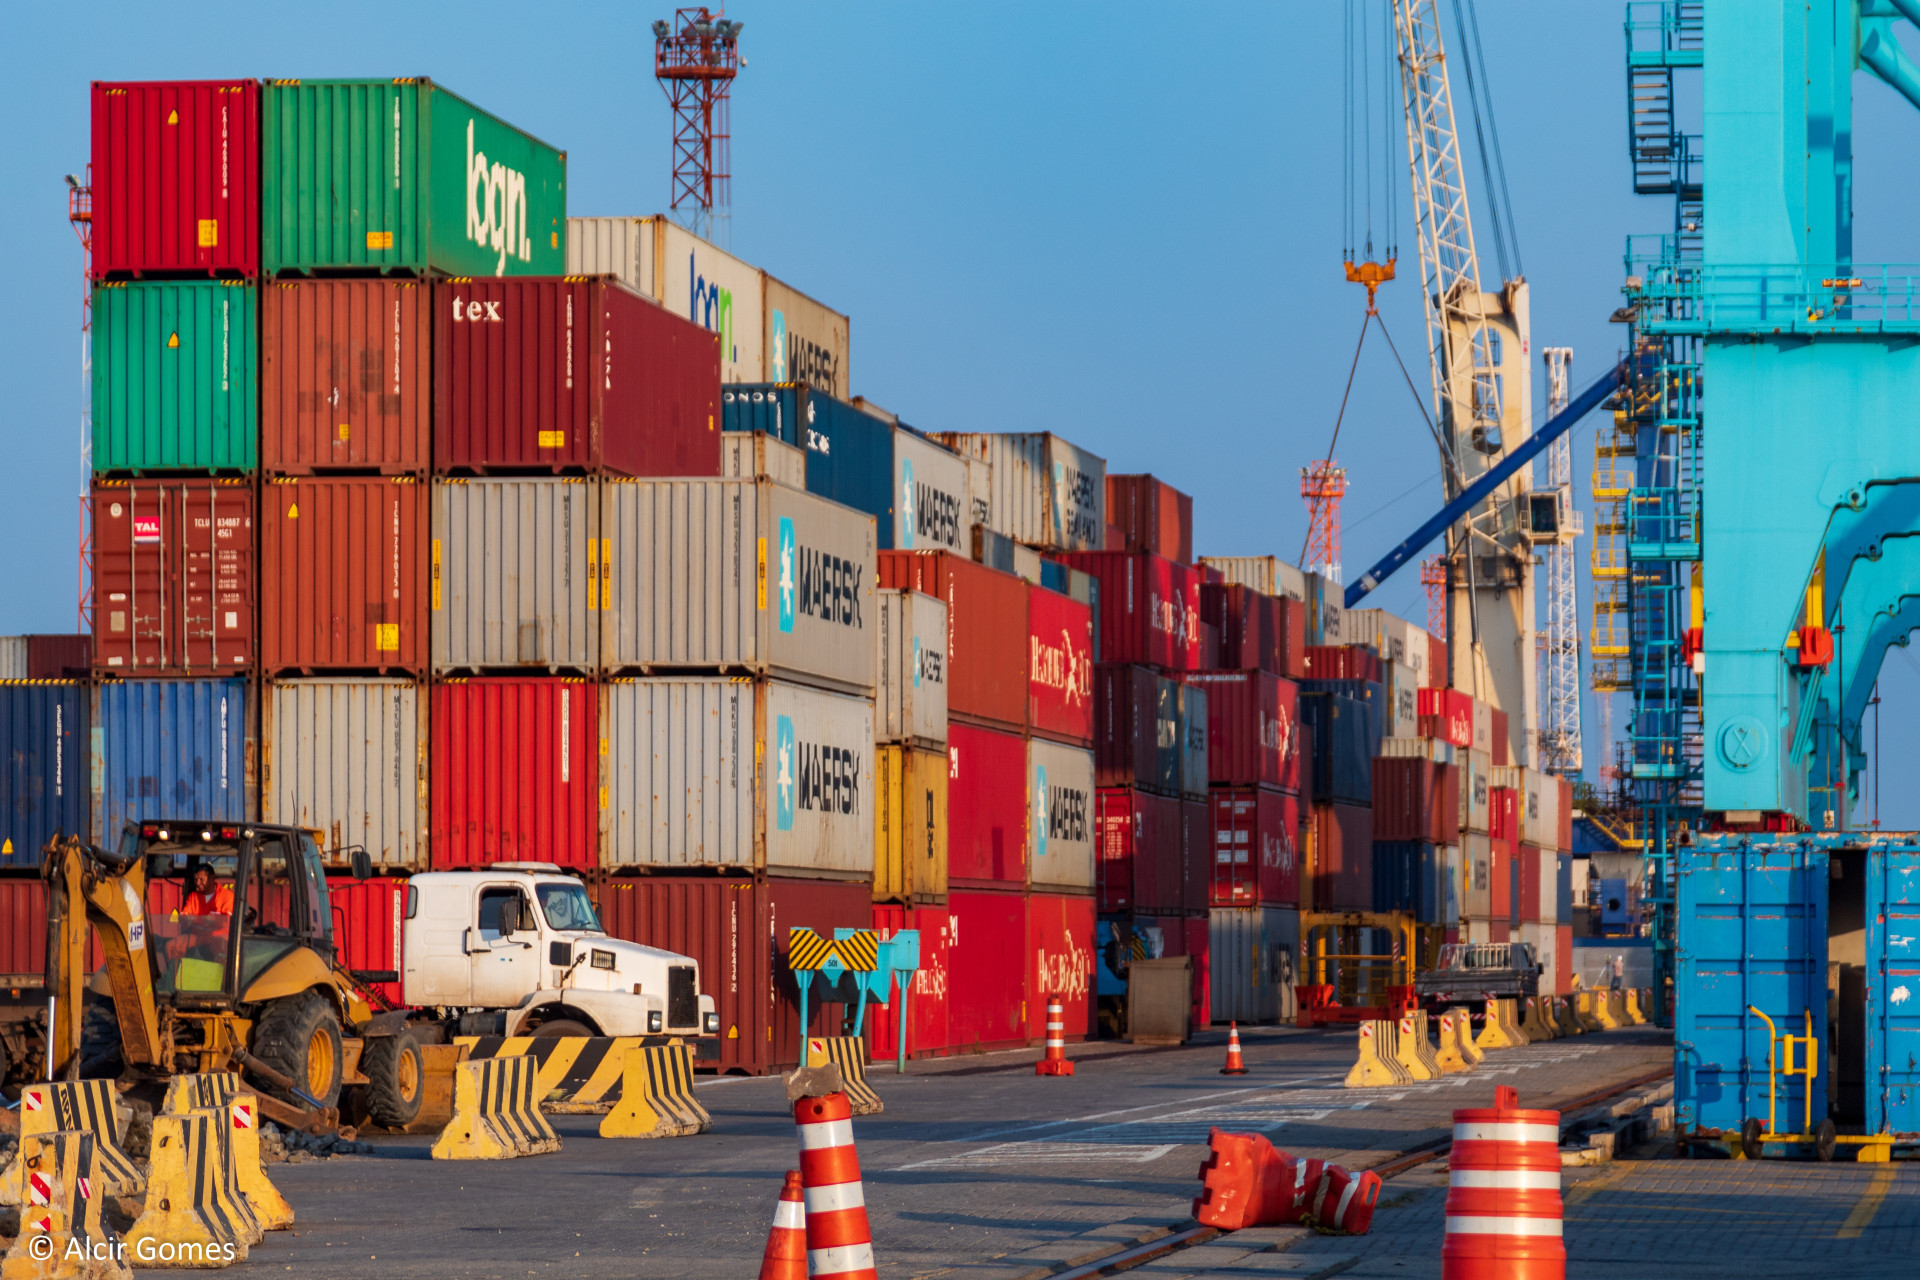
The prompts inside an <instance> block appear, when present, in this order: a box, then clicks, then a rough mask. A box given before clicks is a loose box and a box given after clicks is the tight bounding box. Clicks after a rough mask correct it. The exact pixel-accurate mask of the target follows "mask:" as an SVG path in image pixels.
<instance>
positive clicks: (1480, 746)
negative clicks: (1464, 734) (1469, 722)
mask: <svg viewBox="0 0 1920 1280" xmlns="http://www.w3.org/2000/svg"><path fill="white" fill-rule="evenodd" d="M1472 747H1473V749H1474V750H1475V751H1484V752H1486V753H1487V754H1488V755H1489V756H1491V755H1492V754H1493V707H1492V706H1491V705H1490V704H1488V703H1485V702H1482V701H1480V699H1478V698H1475V699H1474V700H1473V743H1472ZM1489 763H1491V762H1489Z"/></svg>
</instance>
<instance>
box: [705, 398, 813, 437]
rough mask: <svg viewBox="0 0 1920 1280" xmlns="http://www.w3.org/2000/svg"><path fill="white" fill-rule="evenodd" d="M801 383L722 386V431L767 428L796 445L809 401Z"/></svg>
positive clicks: (775, 435) (776, 435) (766, 429)
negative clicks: (804, 407) (806, 403)
mask: <svg viewBox="0 0 1920 1280" xmlns="http://www.w3.org/2000/svg"><path fill="white" fill-rule="evenodd" d="M806 391H807V389H806V387H805V386H804V385H802V384H800V383H792V382H775V383H745V384H734V385H729V386H726V387H722V388H721V390H720V429H721V430H722V431H764V432H766V433H767V434H768V435H770V436H772V437H773V438H774V439H776V440H784V441H786V442H787V443H788V444H790V445H793V446H795V447H796V448H804V447H805V446H804V445H802V444H801V442H800V415H801V412H802V405H803V404H804V403H805V401H806V398H807V397H806Z"/></svg>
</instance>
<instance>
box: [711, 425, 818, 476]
mask: <svg viewBox="0 0 1920 1280" xmlns="http://www.w3.org/2000/svg"><path fill="white" fill-rule="evenodd" d="M720 478H721V479H722V480H759V479H763V478H764V479H767V480H772V481H775V482H776V483H778V484H784V485H787V486H789V487H791V488H794V489H804V488H806V487H807V455H806V454H805V453H802V452H801V451H800V450H799V449H797V448H795V447H794V446H792V445H790V444H788V443H787V442H786V441H784V440H776V439H774V438H773V437H772V436H769V435H764V434H762V433H760V432H757V431H753V432H747V431H723V432H721V433H720Z"/></svg>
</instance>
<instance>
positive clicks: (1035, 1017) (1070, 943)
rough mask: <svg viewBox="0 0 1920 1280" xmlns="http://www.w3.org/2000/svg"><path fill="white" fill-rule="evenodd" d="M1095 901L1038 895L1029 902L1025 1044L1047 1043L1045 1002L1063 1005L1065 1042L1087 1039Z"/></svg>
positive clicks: (1091, 996)
mask: <svg viewBox="0 0 1920 1280" xmlns="http://www.w3.org/2000/svg"><path fill="white" fill-rule="evenodd" d="M1093 934H1094V912H1093V899H1092V898H1085V897H1078V896H1074V897H1069V896H1065V895H1061V894H1051V893H1036V894H1034V895H1033V896H1032V897H1030V898H1028V899H1027V945H1026V954H1027V991H1028V996H1027V1039H1028V1041H1029V1042H1038V1043H1042V1044H1044V1043H1045V1042H1046V1039H1047V1000H1048V999H1049V998H1050V997H1054V996H1057V997H1059V999H1060V1004H1061V1009H1060V1012H1061V1015H1062V1016H1061V1021H1062V1022H1063V1023H1065V1024H1066V1025H1065V1028H1064V1030H1063V1033H1062V1034H1063V1038H1065V1039H1066V1040H1068V1041H1071V1042H1073V1043H1078V1042H1080V1041H1082V1040H1085V1039H1086V1038H1087V1027H1088V1026H1089V1025H1090V1024H1091V1020H1092V1015H1093V997H1094V992H1093V986H1094V984H1093Z"/></svg>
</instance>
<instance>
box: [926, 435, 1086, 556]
mask: <svg viewBox="0 0 1920 1280" xmlns="http://www.w3.org/2000/svg"><path fill="white" fill-rule="evenodd" d="M933 438H934V439H935V440H938V441H939V442H940V443H941V444H944V445H946V446H947V447H948V448H950V449H952V450H953V451H954V452H956V453H960V454H963V455H965V456H967V457H969V458H978V459H981V460H982V461H985V462H987V463H989V464H990V465H991V467H992V476H991V481H990V483H991V489H990V493H991V497H990V498H989V507H990V510H989V511H988V516H987V519H985V520H983V521H981V523H982V524H985V525H986V526H987V527H988V528H989V529H992V530H993V531H994V532H995V533H999V534H1003V535H1005V536H1006V537H1009V538H1012V539H1013V540H1014V541H1015V542H1021V543H1025V544H1026V545H1027V546H1030V547H1044V548H1047V549H1049V550H1055V551H1099V550H1102V549H1103V548H1104V547H1105V545H1106V539H1107V462H1106V459H1104V458H1101V457H1098V456H1096V455H1094V454H1091V453H1088V452H1087V451H1086V450H1084V449H1082V448H1079V447H1078V446H1077V445H1073V444H1070V443H1068V442H1067V441H1065V440H1062V439H1061V438H1060V437H1059V436H1056V435H1054V434H1053V433H1052V432H1044V431H1043V432H1033V433H1027V434H1022V435H991V434H985V433H974V432H960V431H951V432H938V433H935V434H934V436H933Z"/></svg>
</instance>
